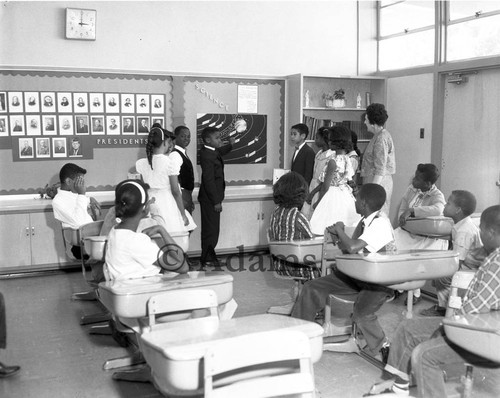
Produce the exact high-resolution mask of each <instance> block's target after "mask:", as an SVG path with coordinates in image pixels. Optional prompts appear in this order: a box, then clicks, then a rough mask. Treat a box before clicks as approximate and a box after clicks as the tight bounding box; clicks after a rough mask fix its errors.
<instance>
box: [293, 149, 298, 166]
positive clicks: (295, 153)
mask: <svg viewBox="0 0 500 398" xmlns="http://www.w3.org/2000/svg"><path fill="white" fill-rule="evenodd" d="M298 152H299V148H298V147H295V152H294V153H293V157H292V163H293V162H295V158H296V156H297V153H298Z"/></svg>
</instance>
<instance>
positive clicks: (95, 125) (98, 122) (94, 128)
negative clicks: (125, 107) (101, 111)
mask: <svg viewBox="0 0 500 398" xmlns="http://www.w3.org/2000/svg"><path fill="white" fill-rule="evenodd" d="M90 125H91V132H92V135H104V134H105V130H106V126H105V125H104V116H103V115H99V116H91V117H90Z"/></svg>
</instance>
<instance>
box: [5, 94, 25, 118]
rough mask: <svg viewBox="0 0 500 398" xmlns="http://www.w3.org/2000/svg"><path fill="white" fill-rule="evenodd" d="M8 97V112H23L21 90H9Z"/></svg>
mask: <svg viewBox="0 0 500 398" xmlns="http://www.w3.org/2000/svg"><path fill="white" fill-rule="evenodd" d="M8 98H9V101H8V104H9V106H8V109H9V113H22V112H24V106H23V93H22V92H21V91H9V93H8Z"/></svg>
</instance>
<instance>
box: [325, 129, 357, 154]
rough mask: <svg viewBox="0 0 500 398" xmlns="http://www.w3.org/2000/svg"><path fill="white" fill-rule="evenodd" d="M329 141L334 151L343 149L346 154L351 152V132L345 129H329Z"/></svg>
mask: <svg viewBox="0 0 500 398" xmlns="http://www.w3.org/2000/svg"><path fill="white" fill-rule="evenodd" d="M329 141H330V142H329V143H330V146H333V147H334V148H335V149H344V150H345V151H346V152H351V151H352V141H351V131H350V130H349V129H348V128H347V127H344V126H333V127H331V128H330V135H329Z"/></svg>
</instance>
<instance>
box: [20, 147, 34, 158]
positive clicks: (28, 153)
mask: <svg viewBox="0 0 500 398" xmlns="http://www.w3.org/2000/svg"><path fill="white" fill-rule="evenodd" d="M21 155H22V156H31V155H33V148H32V147H30V146H29V147H27V148H23V149H22V150H21Z"/></svg>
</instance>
